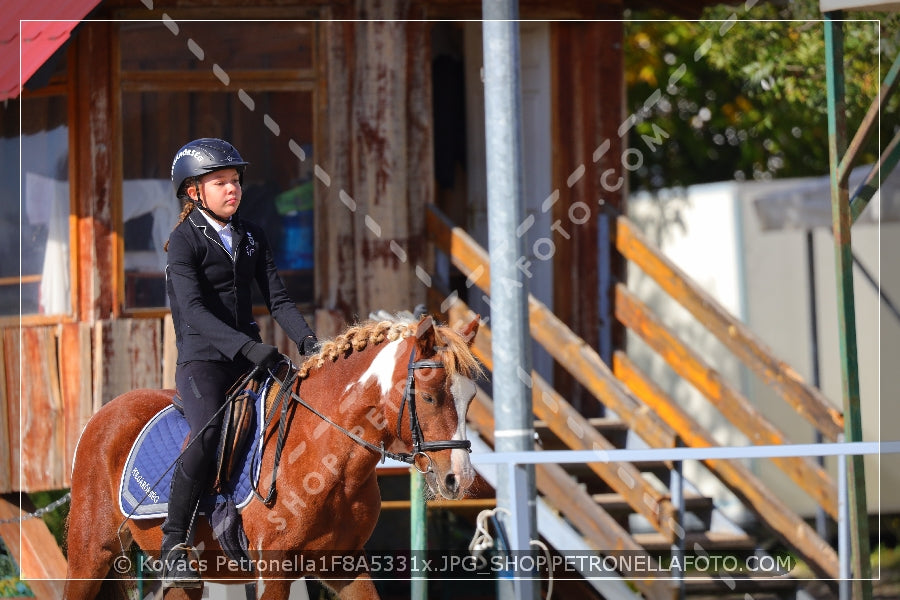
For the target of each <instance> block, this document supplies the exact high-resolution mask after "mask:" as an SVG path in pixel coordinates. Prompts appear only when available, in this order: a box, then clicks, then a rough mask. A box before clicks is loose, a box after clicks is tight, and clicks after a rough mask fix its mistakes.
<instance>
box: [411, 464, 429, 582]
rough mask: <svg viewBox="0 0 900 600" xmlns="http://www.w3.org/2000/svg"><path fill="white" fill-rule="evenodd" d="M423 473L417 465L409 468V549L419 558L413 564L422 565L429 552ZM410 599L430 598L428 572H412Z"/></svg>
mask: <svg viewBox="0 0 900 600" xmlns="http://www.w3.org/2000/svg"><path fill="white" fill-rule="evenodd" d="M422 481H423V480H422V474H421V473H419V470H418V469H416V468H415V467H410V469H409V549H410V552H411V553H412V555H413V556H418V559H417V560H415V561H413V564H417V565H421V564H423V562H422V561H424V560H427V558H428V557H427V554H428V530H427V527H428V523H427V521H426V518H425V513H426V510H427V509H426V507H425V494H424V493H423V491H422ZM409 589H410V594H409V597H410V600H426V599H427V598H428V574H427V573H425V572H424V571H423V572H422V573H419V572H416V573H410V582H409Z"/></svg>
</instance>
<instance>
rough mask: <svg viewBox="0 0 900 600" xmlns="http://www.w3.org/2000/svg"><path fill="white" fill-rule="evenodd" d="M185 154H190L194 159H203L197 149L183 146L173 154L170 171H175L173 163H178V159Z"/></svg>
mask: <svg viewBox="0 0 900 600" xmlns="http://www.w3.org/2000/svg"><path fill="white" fill-rule="evenodd" d="M185 156H190V157H192V158H194V159H196V160H203V154H201V153H200V152H199V151H198V150H194V149H193V148H183V149H182V150H181V152H179V153H178V154H176V155H175V160H173V161H172V173H174V172H175V165H176V164H178V161H179V160H181V159H182V158H184V157H185Z"/></svg>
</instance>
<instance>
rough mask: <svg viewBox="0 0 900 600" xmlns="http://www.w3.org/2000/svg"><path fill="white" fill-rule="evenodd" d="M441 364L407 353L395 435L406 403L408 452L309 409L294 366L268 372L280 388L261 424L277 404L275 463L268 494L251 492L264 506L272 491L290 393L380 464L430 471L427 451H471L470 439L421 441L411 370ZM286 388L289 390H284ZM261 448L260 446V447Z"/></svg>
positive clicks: (313, 409)
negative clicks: (423, 463) (297, 385)
mask: <svg viewBox="0 0 900 600" xmlns="http://www.w3.org/2000/svg"><path fill="white" fill-rule="evenodd" d="M443 368H444V363H442V362H441V361H437V360H416V348H415V346H413V349H412V352H410V354H409V364H408V365H407V368H406V373H407V374H406V387H405V388H404V390H403V397H402V398H401V399H400V410H399V411H397V437H398V438H400V436H401V433H402V432H401V429H402V426H401V424H402V422H403V411H404V409H405V407H406V406H407V405H409V433H410V438H411V439H412V452H390V451H388V450H387V449H386V448H385V447H384V442H382V443H381V444H380V445H379V446H376V445H375V444H373V443H371V442H368V441H366V440H364V439H362V438H361V437H359V436H358V435H356V434H355V433H353V432H352V431H350V430H348V429H346V428H344V427H342V426H341V425H338V424H337V423H335V422H334V421H333V420H331V419H330V418H329V417H328V416H327V415H324V414H322V413H321V412H319V411H318V410H316V409H315V408H313V407H312V406H311V405H310V404H309V403H308V402H306V401H305V400H304V399H303V398H301V397H300V394H298V393H297V392H295V391H294V390H293V389H292V388H293V386H294V382H295V381H296V380H297V374H298V371H297V370H296V369H294V368H293V367H292V366H291V367H290V368H289V369H288V372H287V374H286V375H285V378H284V381H280V380H279V379H278V378H277V377H275V376H274V375H272V377H273V378H274V379H275V380H276V381H278V383H279V386H280V388H281V389H280V390H279V392H278V394H277V396H276V399H275V402H273V403H272V407H271V409H270V410H269V414H268V416H267V417H266V420H265V425H264V427H263V430H264V431H268V430H269V425H270V424H271V423H272V420H273V418H274V417H275V413H276V411H277V410H278V407H279V405H280V406H281V417H280V419H279V423H278V437H277V441H276V443H275V466H274V468H273V470H272V481H271V484H270V487H269V493H268V494H267V496H266V497H265V498H263V497H262V496H260V495H259V493H257V492H256V490H255V489H254V493H255V494H256V495H257V497H259V499H260V500H262V501H263V502H264V503H265V504H266V505H268V504H269V503H270V502H271V501H272V499H273V498H274V494H275V477H276V473H277V472H278V463H279V462H280V459H281V452H282V450H283V448H284V441H285V430H286V422H287V408H288V402H287V398H288V396H290V398H292V399H293V400H296V401H297V403H298V404H300V405H301V406H302V407H304V408H306V409H307V410H309V411H310V412H311V413H313V414H314V415H316V416H317V417H319V418H320V419H322V420H323V421H325V422H326V423H328V424H329V425H331V426H332V427H334V428H335V429H337V430H338V431H340V432H341V433H343V434H344V435H346V436H347V437H349V438H350V439H352V440H353V441H354V442H356V443H357V444H359V445H360V446H363V447H364V448H368V449H369V450H374V451H375V452H378V453H379V454H381V462H382V463H383V462H384V461H385V459H388V458H390V459H392V460H396V461H399V462H404V463H406V464H409V465H412V466H413V467H415V469H416V470H417V471H419V472H420V473H423V474H424V473H429V472H431V471H433V469H432V460H431V457H430V456H428V454H427V453H428V452H437V451H439V450H465V451H466V452H471V451H472V442H470V441H469V440H441V441H437V442H426V441H424V435H423V434H422V426H421V424H420V423H419V415H418V412H417V411H416V377H415V372H416V370H418V369H443ZM288 390H290V391H289V392H288ZM458 417H459V418H465V416H464V415H458ZM260 451H262V448H261V449H260ZM420 456H422V457H424V458H425V460H426V461H427V465H426V466H425V468H424V469H422V468H419V465H418V464H417V463H416V459H417V458H419V457H420Z"/></svg>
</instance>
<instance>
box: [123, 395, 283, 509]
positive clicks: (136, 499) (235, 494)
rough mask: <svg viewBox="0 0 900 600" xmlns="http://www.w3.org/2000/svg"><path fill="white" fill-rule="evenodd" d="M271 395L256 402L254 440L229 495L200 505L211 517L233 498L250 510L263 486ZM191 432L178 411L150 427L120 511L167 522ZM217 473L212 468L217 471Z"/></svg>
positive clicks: (127, 478)
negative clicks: (263, 441)
mask: <svg viewBox="0 0 900 600" xmlns="http://www.w3.org/2000/svg"><path fill="white" fill-rule="evenodd" d="M264 397H265V389H263V390H261V392H260V394H259V395H258V396H257V397H256V399H255V402H254V405H255V410H254V415H253V431H254V432H255V435H253V436H252V437H251V438H250V439H248V440H247V444H246V445H245V446H244V448H242V449H241V451H240V452H239V454H238V456H237V461H236V465H237V467H236V468H235V472H234V473H233V474H232V477H231V481H230V482H229V483H228V486H229V490H227V491H226V492H223V493H221V494H218V495H217V496H215V497H214V496H213V495H212V493H210V494H208V495H207V496H205V497H204V498H203V499H201V501H200V509H201V511H202V512H204V513H206V514H209V513H210V512H211V511H212V509H213V507H214V506H216V505H218V504H220V503H222V502H224V501H225V499H226V497H230V498H231V499H232V500H233V502H234V504H235V505H236V506H237V508H238V510H240V509H242V508H243V507H244V506H246V505H247V504H249V502H250V500H251V499H252V498H253V490H254V488H255V487H256V485H257V484H258V482H259V465H260V461H261V456H260V455H259V453H258V452H257V448H258V447H259V440H260V438H261V433H262V428H263V423H264V419H263V418H262V416H261V415H262V412H263V410H264V408H263V407H262V406H261V402H260V399H261V398H264ZM189 434H190V427H189V426H188V423H187V420H185V418H184V416H183V415H182V414H181V413H180V412H179V411H178V410H177V409H176V408H175V407H174V406H171V405H169V406H167V407H166V408H164V409H162V410H161V411H159V412H158V413H156V415H154V416H153V418H152V419H150V421H148V422H147V424H146V425H145V426H144V428H143V429H142V430H141V432H140V434H139V435H138V437H137V439H136V440H135V442H134V445H132V447H131V450H130V452H129V453H128V459H127V460H126V461H125V469H124V471H123V473H122V481H121V483H120V485H119V508H120V510H121V511H122V514H123V515H125V516H126V517H130V518H132V519H157V518H161V517H165V516H166V514H167V513H168V510H169V488H170V486H171V482H172V473H173V472H174V467H173V465H174V464H175V461H176V460H177V459H178V455H179V454H180V453H181V449H182V447H183V446H184V442H185V440H186V439H187V437H188V435H189ZM211 468H212V467H211Z"/></svg>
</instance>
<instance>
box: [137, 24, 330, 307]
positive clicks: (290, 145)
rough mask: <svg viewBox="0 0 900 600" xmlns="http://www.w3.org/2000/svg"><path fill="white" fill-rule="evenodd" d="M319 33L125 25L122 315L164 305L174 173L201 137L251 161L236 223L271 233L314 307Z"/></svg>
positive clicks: (282, 266)
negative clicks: (176, 159) (315, 53)
mask: <svg viewBox="0 0 900 600" xmlns="http://www.w3.org/2000/svg"><path fill="white" fill-rule="evenodd" d="M312 25H313V24H312V23H308V22H249V23H235V22H206V23H202V22H194V21H191V22H184V23H179V29H178V31H179V33H178V35H177V36H175V35H173V32H172V30H171V29H169V28H167V27H166V26H165V25H164V24H163V23H161V22H160V23H156V24H153V23H135V24H123V25H122V27H121V32H120V38H121V49H122V50H121V56H122V63H121V64H122V76H121V81H122V123H123V126H122V148H123V152H122V172H123V179H124V180H123V183H122V198H123V212H122V215H123V236H124V250H125V256H124V261H123V265H124V290H125V298H124V305H125V308H126V309H139V308H160V307H165V306H167V302H168V299H167V298H166V293H165V275H164V272H165V262H166V255H165V252H164V251H163V245H164V244H165V242H166V240H167V239H168V237H169V233H170V232H171V231H172V229H173V228H174V227H175V224H176V223H177V220H178V216H179V214H180V212H181V208H182V207H181V204H180V201H178V200H177V199H176V198H175V193H174V190H173V186H172V182H171V180H170V167H171V162H172V158H173V156H174V155H175V153H176V152H177V150H178V149H179V148H180V147H181V146H182V145H184V144H185V143H186V142H188V141H190V140H192V139H196V138H200V137H218V138H222V139H225V140H228V141H229V142H231V143H232V144H234V146H235V147H236V148H237V149H238V151H239V152H240V153H241V156H242V157H243V158H244V160H246V161H248V162H249V163H250V165H249V166H248V167H247V169H246V171H245V174H244V189H243V200H242V202H241V209H240V214H241V216H243V217H244V218H246V219H248V220H250V221H253V222H255V223H257V224H258V225H260V226H261V227H262V228H263V229H264V230H265V232H266V235H267V237H268V239H269V242H270V244H271V245H272V249H273V252H274V254H275V262H276V264H277V265H278V268H279V272H280V274H281V276H282V279H283V280H284V282H285V284H286V285H287V287H288V290H289V291H290V293H291V296H292V297H293V299H294V300H295V301H296V302H311V301H312V300H313V288H312V284H313V270H312V269H313V260H312V249H313V217H312V215H313V213H312V209H313V195H312V189H313V184H312V164H313V157H312V153H313V147H312V140H313V107H314V98H313V87H314V72H313V70H312V68H311V67H312V47H313V44H312V34H313V30H312ZM188 39H190V40H191V42H190V44H187V43H186V40H188ZM198 56H202V57H203V58H202V60H201V59H200V58H198ZM213 65H215V67H214V66H213Z"/></svg>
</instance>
